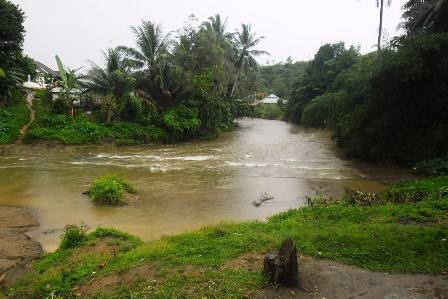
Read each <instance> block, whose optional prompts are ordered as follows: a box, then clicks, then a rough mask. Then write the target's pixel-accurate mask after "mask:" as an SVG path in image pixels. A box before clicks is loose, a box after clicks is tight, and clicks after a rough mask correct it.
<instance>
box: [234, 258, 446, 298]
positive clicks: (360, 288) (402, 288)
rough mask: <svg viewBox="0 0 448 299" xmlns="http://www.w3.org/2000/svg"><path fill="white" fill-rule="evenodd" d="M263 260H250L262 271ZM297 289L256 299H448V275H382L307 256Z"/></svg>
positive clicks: (271, 289) (267, 290)
mask: <svg viewBox="0 0 448 299" xmlns="http://www.w3.org/2000/svg"><path fill="white" fill-rule="evenodd" d="M263 258H264V257H263V256H259V257H258V258H257V259H254V257H253V256H250V257H249V259H250V260H252V261H256V262H257V263H258V264H259V267H261V268H259V269H262V267H263ZM242 259H243V260H244V259H246V260H247V258H246V257H243V258H242ZM249 263H250V262H249ZM250 267H252V268H253V267H254V266H253V265H252V266H250ZM297 285H298V287H297V288H285V287H279V288H274V287H268V288H265V289H262V290H259V291H258V292H257V293H256V294H255V295H254V296H253V298H254V299H267V298H269V299H271V298H272V299H273V298H319V299H323V298H328V299H329V298H346V299H354V298H363V299H377V298H388V299H395V298H396V299H398V298H407V299H430V298H431V299H432V298H437V299H448V275H420V274H419V275H416V274H397V273H395V274H391V273H379V272H373V271H369V270H365V269H360V268H357V267H354V266H348V265H344V264H341V263H338V262H335V261H330V260H325V259H315V258H311V257H307V256H300V257H299V279H298V281H297Z"/></svg>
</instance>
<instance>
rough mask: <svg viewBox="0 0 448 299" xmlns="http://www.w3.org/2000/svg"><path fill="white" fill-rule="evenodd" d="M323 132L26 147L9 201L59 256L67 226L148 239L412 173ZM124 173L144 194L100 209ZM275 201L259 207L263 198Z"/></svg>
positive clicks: (12, 171)
mask: <svg viewBox="0 0 448 299" xmlns="http://www.w3.org/2000/svg"><path fill="white" fill-rule="evenodd" d="M341 157H342V154H341V153H340V152H339V150H338V149H337V148H336V147H335V145H334V143H333V142H332V141H331V140H330V134H329V133H328V132H326V131H322V130H315V129H312V130H309V129H307V130H305V129H303V128H301V127H298V126H294V125H291V124H288V123H284V122H279V121H267V120H250V119H244V120H243V121H240V122H239V128H238V129H237V130H236V131H235V132H232V133H227V134H224V135H223V136H222V137H221V138H219V139H216V140H213V141H208V142H199V141H198V142H189V143H183V144H179V145H156V146H138V147H79V148H77V147H66V148H64V147H58V148H43V147H37V148H36V147H27V146H25V147H20V148H14V151H13V153H10V154H4V155H2V156H0V204H1V205H15V206H23V207H29V208H31V209H32V210H34V211H35V212H36V213H37V215H38V216H39V221H40V223H41V226H40V227H39V228H38V229H36V230H35V231H33V232H32V233H31V234H32V237H34V238H36V239H37V240H38V241H39V242H41V243H42V245H43V247H44V249H46V250H48V251H51V250H54V249H55V248H56V246H57V243H58V241H59V236H60V234H61V233H62V230H63V228H64V226H65V225H67V224H75V223H76V224H79V223H80V222H81V221H84V223H86V224H87V225H88V226H89V227H90V228H95V227H96V226H107V227H113V228H117V229H120V230H124V231H126V232H129V233H132V234H136V235H138V236H140V237H141V238H142V239H144V240H149V239H153V238H157V237H159V236H161V235H163V234H172V233H179V232H183V231H185V230H190V229H194V228H199V227H202V226H204V225H208V224H212V223H216V222H219V221H241V220H247V219H260V220H263V219H266V217H267V216H269V215H272V214H275V213H278V212H280V211H285V210H288V209H290V208H296V207H299V206H302V205H303V204H304V196H312V195H314V194H315V193H316V191H319V192H320V193H321V194H323V195H324V196H340V195H342V194H343V190H344V186H350V187H352V188H361V189H366V190H368V191H371V192H375V191H379V190H381V189H382V188H383V186H382V185H381V183H380V181H381V180H382V179H389V178H397V177H403V176H406V175H408V174H407V173H404V172H403V170H399V169H392V168H381V167H374V166H371V165H365V164H361V163H355V162H353V161H347V160H344V159H343V158H341ZM110 172H123V173H124V177H125V178H126V179H127V180H128V181H129V182H131V183H132V184H133V185H134V186H135V187H136V188H137V189H138V191H139V192H138V194H137V195H136V196H133V197H131V199H130V204H129V205H128V206H124V207H104V206H95V205H93V204H92V203H90V202H89V199H88V197H86V196H85V195H83V194H82V191H83V190H84V189H85V188H86V186H87V185H88V183H89V181H91V180H92V179H93V178H94V177H96V176H98V175H102V174H105V173H110ZM265 192H266V193H267V194H269V195H270V196H273V197H274V200H270V201H266V202H264V203H263V204H262V205H261V206H260V207H258V208H256V207H255V206H254V205H253V204H252V202H253V201H254V200H258V199H260V197H261V194H262V193H265Z"/></svg>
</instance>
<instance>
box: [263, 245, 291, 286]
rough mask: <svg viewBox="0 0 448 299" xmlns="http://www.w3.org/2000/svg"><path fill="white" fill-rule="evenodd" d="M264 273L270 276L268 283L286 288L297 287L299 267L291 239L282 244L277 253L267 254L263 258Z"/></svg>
mask: <svg viewBox="0 0 448 299" xmlns="http://www.w3.org/2000/svg"><path fill="white" fill-rule="evenodd" d="M264 273H265V274H266V275H269V276H270V281H271V282H272V283H274V284H280V285H283V286H286V287H294V286H297V280H298V276H299V265H298V263H297V249H296V246H295V245H294V243H293V242H292V240H291V239H286V240H284V241H283V243H282V247H280V251H279V252H272V251H270V252H268V253H266V255H265V257H264Z"/></svg>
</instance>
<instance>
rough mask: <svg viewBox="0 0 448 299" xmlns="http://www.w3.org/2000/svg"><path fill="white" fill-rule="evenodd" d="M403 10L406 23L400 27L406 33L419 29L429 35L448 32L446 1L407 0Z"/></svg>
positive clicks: (447, 4) (447, 5)
mask: <svg viewBox="0 0 448 299" xmlns="http://www.w3.org/2000/svg"><path fill="white" fill-rule="evenodd" d="M403 9H404V13H403V18H404V19H405V20H406V21H405V22H403V23H401V24H400V26H401V27H402V28H404V29H405V30H406V31H407V32H408V33H414V32H417V31H419V30H421V29H423V30H425V31H426V32H430V33H434V32H447V31H448V18H447V17H446V16H447V15H448V1H447V0H409V1H407V2H406V3H405V4H404V5H403Z"/></svg>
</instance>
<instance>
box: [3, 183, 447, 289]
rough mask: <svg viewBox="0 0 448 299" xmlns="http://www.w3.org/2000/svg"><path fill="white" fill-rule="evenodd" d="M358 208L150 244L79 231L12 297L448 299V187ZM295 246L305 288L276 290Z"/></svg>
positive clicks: (385, 197) (316, 204) (405, 187)
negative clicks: (288, 249) (279, 252)
mask: <svg viewBox="0 0 448 299" xmlns="http://www.w3.org/2000/svg"><path fill="white" fill-rule="evenodd" d="M368 198H370V197H368V196H366V197H364V199H368ZM375 198H376V197H375ZM355 199H356V200H355ZM355 199H354V198H351V197H348V198H347V199H345V200H328V199H314V200H312V202H313V205H312V206H310V207H306V208H301V209H293V210H290V211H288V212H285V213H280V214H277V215H275V216H272V217H270V218H269V219H268V220H267V221H266V222H260V221H250V222H243V223H222V224H219V225H214V226H209V227H206V228H203V229H201V230H197V231H192V232H187V233H184V234H180V235H174V236H164V237H162V238H161V239H159V240H156V241H151V242H148V243H143V242H141V241H140V240H138V239H137V238H136V237H133V236H130V235H127V234H124V233H120V232H118V231H115V230H110V229H101V228H100V229H97V230H95V232H93V233H91V234H89V235H87V234H86V233H85V230H84V228H82V227H78V228H77V229H76V228H75V230H72V231H71V233H70V234H66V239H67V240H68V241H69V242H68V243H66V244H72V245H73V248H70V246H69V247H66V248H64V249H59V250H57V251H56V252H54V253H51V254H47V255H45V256H44V257H43V258H42V259H40V260H39V261H38V262H36V263H35V264H34V265H33V267H32V272H31V273H30V275H28V276H27V277H26V278H25V279H24V280H23V281H22V282H21V283H20V284H19V285H16V286H15V287H14V288H13V289H10V291H9V294H10V295H11V296H13V297H14V296H15V297H37V298H42V297H47V296H50V294H51V295H52V296H54V297H63V298H69V297H82V298H89V297H90V298H123V297H130V296H133V297H138V298H203V297H207V298H287V297H295V296H298V297H302V298H303V297H305V298H307V297H308V298H322V297H327V298H341V297H342V298H344V297H347V298H350V297H352V298H356V297H361V296H362V297H363V298H387V297H388V296H389V297H391V296H392V297H394V298H400V297H401V298H447V296H448V287H447V286H448V283H447V282H448V276H447V271H448V241H447V239H448V230H447V228H448V226H447V221H448V213H447V211H448V177H446V176H445V177H438V178H433V179H425V180H419V181H411V182H408V183H399V184H396V185H394V186H392V187H390V189H389V190H388V191H387V192H385V193H383V194H382V195H381V196H379V197H378V198H377V199H375V201H373V202H370V203H369V204H368V202H367V201H363V200H362V199H363V197H362V196H361V195H359V194H358V196H357V197H356V198H355ZM285 237H291V238H292V239H293V240H294V242H295V244H296V245H297V248H298V252H299V255H300V258H299V268H300V270H299V271H300V275H299V281H298V283H299V287H298V288H293V289H291V288H274V287H273V286H270V285H269V284H268V283H267V281H266V279H265V277H264V276H263V275H262V273H261V269H262V259H263V255H264V253H265V252H266V251H267V250H269V249H276V248H277V247H278V246H279V244H280V243H281V241H282V240H283V239H284V238H285ZM71 241H72V242H71ZM80 241H81V242H80ZM78 245H79V246H78ZM330 260H332V261H330ZM341 263H343V264H346V265H343V264H341ZM347 265H352V266H347ZM354 266H357V267H359V268H356V267H354ZM361 268H362V269H361ZM391 273H393V274H391ZM405 273H407V274H405ZM422 274H426V275H422ZM429 274H430V275H429Z"/></svg>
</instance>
